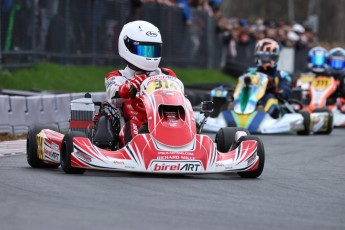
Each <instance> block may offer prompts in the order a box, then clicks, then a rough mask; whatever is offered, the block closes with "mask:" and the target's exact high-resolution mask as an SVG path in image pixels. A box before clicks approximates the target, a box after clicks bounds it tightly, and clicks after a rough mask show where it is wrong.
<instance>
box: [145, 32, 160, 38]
mask: <svg viewBox="0 0 345 230" xmlns="http://www.w3.org/2000/svg"><path fill="white" fill-rule="evenodd" d="M146 35H147V36H149V37H157V36H158V34H157V33H156V32H153V31H147V32H146Z"/></svg>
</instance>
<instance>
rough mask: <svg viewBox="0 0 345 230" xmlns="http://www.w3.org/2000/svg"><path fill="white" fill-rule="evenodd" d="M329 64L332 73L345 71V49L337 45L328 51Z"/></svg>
mask: <svg viewBox="0 0 345 230" xmlns="http://www.w3.org/2000/svg"><path fill="white" fill-rule="evenodd" d="M327 65H328V67H329V70H330V71H331V73H332V74H339V73H343V72H345V50H344V49H343V48H340V47H337V48H333V49H331V50H330V51H329V52H328V55H327Z"/></svg>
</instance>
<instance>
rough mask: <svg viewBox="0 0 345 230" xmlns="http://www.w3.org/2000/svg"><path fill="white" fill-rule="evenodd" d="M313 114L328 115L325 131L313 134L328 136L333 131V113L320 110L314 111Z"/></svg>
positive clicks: (327, 110) (325, 109) (326, 109)
mask: <svg viewBox="0 0 345 230" xmlns="http://www.w3.org/2000/svg"><path fill="white" fill-rule="evenodd" d="M313 113H328V123H327V129H326V130H325V131H321V132H315V134H325V135H328V134H330V133H331V132H332V131H333V112H332V111H331V110H330V109H328V108H320V109H315V110H314V111H313Z"/></svg>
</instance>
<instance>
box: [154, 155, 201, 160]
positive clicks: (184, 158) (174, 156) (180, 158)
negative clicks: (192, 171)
mask: <svg viewBox="0 0 345 230" xmlns="http://www.w3.org/2000/svg"><path fill="white" fill-rule="evenodd" d="M157 160H195V157H193V156H179V155H177V156H176V155H172V156H158V157H157Z"/></svg>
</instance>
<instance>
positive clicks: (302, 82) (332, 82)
mask: <svg viewBox="0 0 345 230" xmlns="http://www.w3.org/2000/svg"><path fill="white" fill-rule="evenodd" d="M338 84H339V82H337V80H336V79H334V77H332V76H321V75H320V76H315V74H309V75H308V74H303V75H301V76H300V77H299V78H298V79H297V81H296V87H295V89H294V91H295V95H297V96H296V98H298V99H301V100H302V101H303V102H304V106H305V109H306V110H308V111H310V112H313V113H315V112H324V113H328V114H329V116H328V117H329V120H330V121H329V124H330V127H329V129H328V130H327V131H325V132H324V133H330V132H332V127H331V123H332V122H333V125H334V126H335V127H339V126H345V113H343V112H341V109H340V108H341V106H343V100H342V99H341V98H334V97H333V94H334V92H335V91H336V89H337V85H338Z"/></svg>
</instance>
